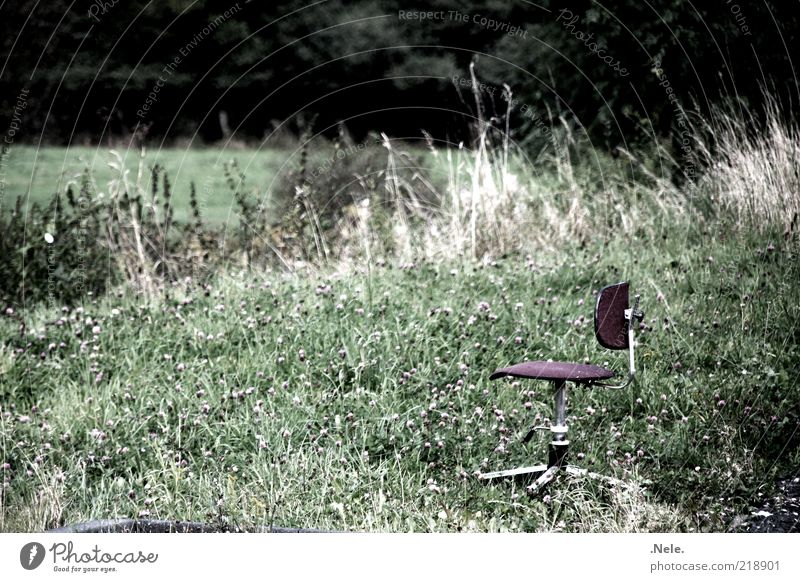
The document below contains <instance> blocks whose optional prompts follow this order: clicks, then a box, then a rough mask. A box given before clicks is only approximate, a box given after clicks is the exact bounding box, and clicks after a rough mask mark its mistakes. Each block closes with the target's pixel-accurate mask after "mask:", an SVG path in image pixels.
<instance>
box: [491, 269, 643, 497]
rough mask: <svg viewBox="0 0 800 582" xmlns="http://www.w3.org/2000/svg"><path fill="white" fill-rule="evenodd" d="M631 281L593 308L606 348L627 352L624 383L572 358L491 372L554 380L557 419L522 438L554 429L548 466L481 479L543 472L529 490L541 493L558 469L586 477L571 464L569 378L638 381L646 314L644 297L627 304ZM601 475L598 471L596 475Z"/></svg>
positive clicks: (594, 382) (591, 382)
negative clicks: (638, 335)
mask: <svg viewBox="0 0 800 582" xmlns="http://www.w3.org/2000/svg"><path fill="white" fill-rule="evenodd" d="M628 287H629V284H628V282H624V283H618V284H616V285H609V286H608V287H604V288H603V289H601V290H600V292H599V293H598V295H597V303H596V305H595V310H594V331H595V337H596V338H597V341H598V342H599V343H600V345H601V346H603V347H604V348H607V349H610V350H624V349H627V350H628V354H629V357H628V360H629V372H628V377H627V379H626V380H625V382H624V383H623V384H621V385H618V386H614V385H610V384H605V383H603V382H602V381H603V380H608V379H610V378H613V377H614V375H615V374H614V372H613V371H611V370H608V369H606V368H602V367H600V366H593V365H588V364H575V363H569V362H523V363H521V364H515V365H513V366H510V367H508V368H500V369H498V370H495V371H494V373H493V374H492V375H491V376H489V379H490V380H496V379H498V378H505V377H507V376H511V377H514V378H526V379H535V380H549V381H550V382H552V384H553V393H554V401H555V402H554V404H555V406H554V408H555V410H554V417H555V423H554V424H551V425H550V426H549V427H547V426H534V427H533V428H532V429H531V430H530V431H529V432H528V434H527V435H526V436H525V438H523V442H524V443H527V442H528V441H530V440H531V438H532V437H533V435H534V433H535V431H537V430H549V431H550V433H551V434H552V440H551V442H550V445H549V447H548V448H549V455H548V461H547V464H540V465H532V466H529V467H518V468H516V469H508V470H505V471H494V472H491V473H482V474H480V475H479V476H478V478H479V479H484V480H491V479H498V478H504V477H524V476H528V475H532V474H536V473H542V475H541V476H540V477H539V478H538V479H536V481H535V482H534V483H533V484H532V485H530V486H529V487H528V491H529V492H530V493H536V492H537V491H539V490H540V489H541V488H542V487H544V486H545V485H546V484H548V483H549V482H550V481H552V480H553V479H554V478H555V476H556V474H557V473H558V472H559V471H566V472H567V473H571V474H577V475H585V474H587V471H586V470H585V469H579V468H578V467H575V466H572V465H568V464H567V452H568V450H569V439H567V423H566V410H567V382H572V383H574V384H577V385H579V386H581V385H583V386H598V387H604V388H625V387H627V386H628V385H630V384H631V382H633V380H634V377H635V375H636V368H635V366H634V357H633V356H634V353H633V350H634V338H633V331H634V327H636V323H637V321H641V320H642V319H643V318H644V313H642V312H641V311H639V296H638V295H636V296H635V297H634V304H633V307H630V306H629V302H628ZM592 476H598V477H601V476H599V475H592ZM612 481H613V480H612Z"/></svg>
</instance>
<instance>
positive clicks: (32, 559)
mask: <svg viewBox="0 0 800 582" xmlns="http://www.w3.org/2000/svg"><path fill="white" fill-rule="evenodd" d="M44 554H45V551H44V546H43V545H42V544H40V543H39V542H30V543H28V544H25V545H24V546H22V549H21V550H20V552H19V563H20V564H22V567H23V568H25V569H26V570H35V569H36V568H38V567H39V566H41V565H42V562H43V561H44Z"/></svg>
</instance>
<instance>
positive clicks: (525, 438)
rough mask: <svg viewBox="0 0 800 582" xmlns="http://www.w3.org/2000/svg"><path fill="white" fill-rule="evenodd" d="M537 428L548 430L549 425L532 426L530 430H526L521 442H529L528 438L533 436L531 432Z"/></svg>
mask: <svg viewBox="0 0 800 582" xmlns="http://www.w3.org/2000/svg"><path fill="white" fill-rule="evenodd" d="M537 430H550V427H549V426H534V427H533V428H532V429H531V430H529V431H528V433H527V434H526V435H525V436H524V437H523V439H522V442H523V443H525V444H527V443H529V442H530V440H531V439H532V438H533V434H534V433H535V432H536V431H537Z"/></svg>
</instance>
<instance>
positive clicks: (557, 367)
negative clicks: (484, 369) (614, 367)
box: [489, 362, 614, 384]
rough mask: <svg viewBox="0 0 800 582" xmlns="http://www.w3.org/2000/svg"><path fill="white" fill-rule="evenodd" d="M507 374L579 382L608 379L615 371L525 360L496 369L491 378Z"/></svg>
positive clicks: (566, 363) (564, 363)
mask: <svg viewBox="0 0 800 582" xmlns="http://www.w3.org/2000/svg"><path fill="white" fill-rule="evenodd" d="M505 376H514V377H515V378H537V379H539V380H566V381H567V382H576V383H578V384H581V383H586V384H588V383H589V382H595V381H597V380H607V379H609V378H612V377H613V376H614V372H612V371H611V370H607V369H606V368H601V367H600V366H592V365H590V364H573V363H571V362H523V363H522V364H515V365H513V366H510V367H508V368H500V369H498V370H495V371H494V373H493V374H492V375H491V376H489V379H490V380H496V379H498V378H503V377H505Z"/></svg>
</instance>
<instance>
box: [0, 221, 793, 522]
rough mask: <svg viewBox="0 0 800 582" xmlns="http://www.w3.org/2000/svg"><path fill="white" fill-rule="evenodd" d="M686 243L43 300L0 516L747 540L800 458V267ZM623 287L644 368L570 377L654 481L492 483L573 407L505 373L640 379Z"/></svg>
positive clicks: (749, 242)
mask: <svg viewBox="0 0 800 582" xmlns="http://www.w3.org/2000/svg"><path fill="white" fill-rule="evenodd" d="M664 239H665V240H661V241H658V242H653V241H646V240H639V241H634V240H631V241H618V242H617V243H614V244H610V245H609V244H605V245H604V244H599V243H597V244H591V245H589V246H588V247H586V248H585V249H582V250H581V249H573V250H565V251H564V252H563V253H561V254H559V255H558V256H554V255H545V254H536V255H534V256H533V257H532V258H531V257H528V258H524V257H522V256H518V255H511V256H509V257H508V258H506V259H504V260H501V261H499V262H497V263H496V264H491V265H486V266H477V265H472V264H461V263H439V264H418V265H413V266H408V265H404V266H403V267H400V266H392V265H391V264H390V265H388V266H378V265H372V267H371V268H370V269H369V270H367V271H365V272H361V273H358V272H357V273H350V274H344V275H331V276H329V277H325V276H321V275H320V276H305V275H281V274H270V273H263V274H259V275H253V274H251V275H240V276H230V277H225V278H219V279H218V280H217V282H216V283H214V284H213V285H211V286H210V287H208V288H207V289H200V288H195V287H191V286H182V285H181V286H174V287H173V288H172V289H171V290H170V292H169V297H168V298H166V297H165V298H162V299H161V300H159V301H156V302H154V303H150V304H145V303H143V302H141V300H138V299H136V298H135V297H132V296H129V295H128V294H126V293H125V292H120V294H119V295H117V296H114V295H111V296H108V297H106V298H103V299H100V300H96V301H94V302H91V303H88V304H86V305H85V306H84V307H83V308H82V309H73V310H70V311H65V312H58V311H55V310H50V309H47V308H45V307H40V308H38V309H34V310H30V311H27V312H25V313H24V314H23V315H22V320H24V322H25V323H26V328H25V329H26V332H25V333H24V334H22V335H20V334H19V331H18V329H19V324H20V320H19V319H17V317H18V316H17V314H12V315H5V316H3V317H2V318H0V333H2V337H3V338H4V342H5V343H4V344H3V348H2V352H0V401H2V403H3V404H2V410H0V444H1V445H2V458H0V463H7V464H8V467H7V468H5V469H2V472H0V477H2V480H3V481H4V485H3V489H2V495H0V530H2V531H20V530H22V531H32V530H40V529H44V528H49V527H54V526H58V525H62V524H66V523H74V522H79V521H85V520H89V519H98V518H110V517H116V516H120V517H137V516H149V517H150V518H160V519H170V520H178V519H181V520H191V519H196V520H203V521H211V522H213V523H220V524H228V525H238V526H242V527H247V526H252V525H260V524H274V525H276V526H296V527H315V528H323V529H332V530H365V531H471V530H476V531H725V530H726V529H728V528H729V527H730V526H731V524H733V523H734V520H735V518H736V516H738V515H747V514H748V513H749V511H751V509H752V508H751V506H750V504H751V503H753V502H754V501H755V500H757V499H758V495H759V493H761V494H765V493H767V492H769V490H770V487H771V486H772V485H773V482H774V479H775V477H776V476H778V475H783V474H787V473H790V472H794V471H796V468H797V465H798V461H800V459H798V447H797V444H798V431H797V427H798V418H799V417H800V408H798V402H800V394H799V393H798V383H797V380H798V378H797V374H798V362H800V354H798V350H799V349H800V348H798V345H800V341H798V340H800V327H799V326H798V323H799V322H800V307H798V306H800V291H798V288H797V285H796V282H797V280H798V276H800V266H799V265H798V261H797V256H796V254H793V249H792V247H787V248H782V247H781V246H780V245H778V241H777V240H775V239H773V238H769V237H765V238H761V239H756V238H747V239H735V238H727V239H722V238H720V237H717V236H714V237H712V236H710V235H708V236H705V237H700V238H697V239H692V240H689V239H687V236H686V235H685V233H683V232H682V231H681V229H678V228H676V229H675V231H671V232H668V233H666V234H665V236H664ZM770 244H775V245H776V246H777V248H772V250H769V249H768V245H770ZM770 248H771V247H770ZM623 279H630V280H631V281H632V285H633V287H634V290H635V291H636V292H639V293H641V294H642V308H643V309H644V311H645V312H646V319H645V323H646V325H647V329H646V330H645V331H643V332H641V333H640V334H639V336H638V338H639V348H638V357H637V359H638V368H639V370H640V374H639V379H638V381H637V383H636V385H635V386H633V387H631V388H629V389H626V390H621V391H615V390H608V389H585V388H578V389H576V390H573V391H571V393H570V400H569V416H568V424H569V426H570V440H571V441H572V452H571V454H572V455H573V457H572V458H573V459H574V460H575V459H577V458H578V456H579V455H580V456H582V457H583V458H582V459H581V460H580V461H579V463H580V464H583V465H584V466H587V467H589V468H591V469H592V470H594V471H597V472H600V473H604V474H607V475H611V476H615V477H618V478H620V479H622V480H623V481H625V482H626V483H628V484H629V487H628V488H613V487H610V486H608V485H605V484H603V483H600V482H595V481H592V480H587V479H584V478H576V477H573V478H567V479H564V480H562V481H559V482H556V483H554V484H553V485H552V486H551V487H550V488H549V490H548V491H547V496H544V497H542V496H538V497H530V496H528V495H526V492H525V489H524V487H522V486H520V485H515V484H513V483H497V484H491V485H485V484H481V483H479V482H478V481H477V480H476V479H475V478H474V476H473V475H474V473H475V472H476V471H480V470H489V469H493V468H503V467H512V466H515V465H516V464H517V463H523V462H530V461H531V460H536V459H540V458H542V455H543V453H544V451H545V449H546V440H545V439H546V437H545V436H542V437H541V438H534V440H533V441H532V442H531V443H530V444H529V445H527V446H525V445H522V444H521V443H520V442H519V437H520V436H521V435H522V434H524V433H525V432H526V431H527V429H528V428H529V427H530V426H531V423H533V422H534V421H536V422H537V423H540V422H542V419H543V418H546V417H548V415H549V414H550V409H551V394H550V391H549V388H548V385H547V384H546V383H541V382H539V383H537V382H509V381H498V382H490V381H489V380H488V376H489V374H490V373H491V371H492V370H493V369H495V368H496V367H498V366H505V365H508V364H510V363H513V362H518V361H522V360H525V359H543V358H554V359H565V360H571V361H578V362H580V361H584V359H588V360H589V361H591V362H593V363H597V364H603V363H604V362H608V363H609V364H610V365H611V366H612V367H613V368H615V369H616V370H618V371H620V372H624V370H625V365H626V361H625V360H626V354H625V353H623V352H609V351H604V350H602V349H601V348H600V347H599V346H598V345H597V343H596V342H595V340H594V337H593V328H592V323H591V321H592V320H591V317H592V309H593V301H594V296H593V292H594V291H595V290H597V289H599V288H600V287H601V286H603V285H605V284H609V283H614V282H617V281H620V280H623ZM482 302H483V303H485V305H483V306H481V303H482ZM96 327H97V328H99V329H96V330H95V331H96V333H95V332H93V328H96ZM517 338H518V339H517ZM528 408H530V410H528ZM501 444H502V447H498V446H499V445H501Z"/></svg>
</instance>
